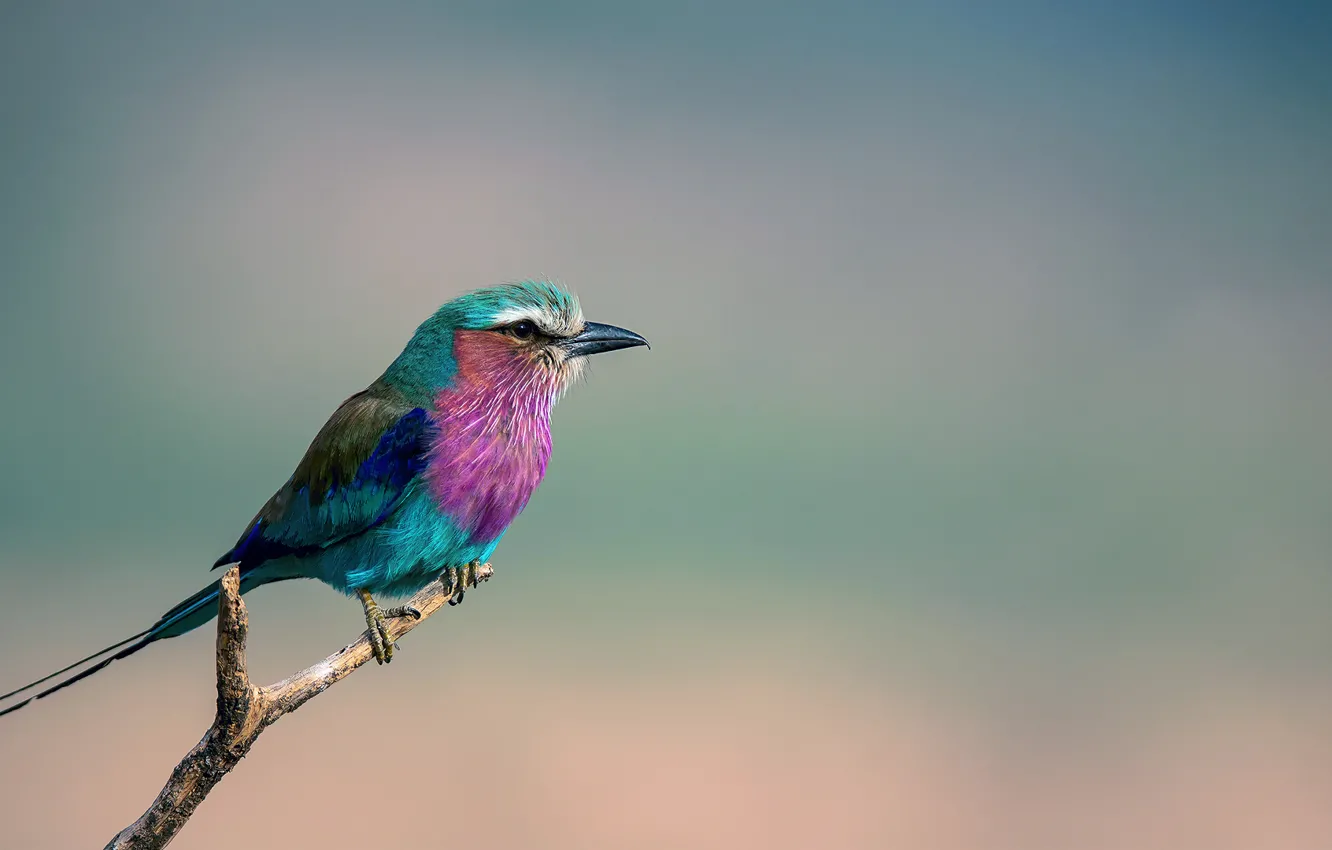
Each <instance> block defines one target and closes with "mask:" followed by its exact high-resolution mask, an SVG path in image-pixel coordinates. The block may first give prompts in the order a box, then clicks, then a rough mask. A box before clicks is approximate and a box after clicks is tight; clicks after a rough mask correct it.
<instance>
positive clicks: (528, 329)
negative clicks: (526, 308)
mask: <svg viewBox="0 0 1332 850" xmlns="http://www.w3.org/2000/svg"><path fill="white" fill-rule="evenodd" d="M509 330H510V332H512V333H513V335H514V336H516V337H518V338H519V339H531V338H532V337H534V336H536V325H534V324H533V323H531V322H529V321H528V320H527V319H523V320H522V321H521V322H515V323H514V324H513V326H512V327H511V328H510V329H509Z"/></svg>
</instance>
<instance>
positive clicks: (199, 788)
mask: <svg viewBox="0 0 1332 850" xmlns="http://www.w3.org/2000/svg"><path fill="white" fill-rule="evenodd" d="M462 572H463V571H461V570H460V571H459V573H460V574H461V573H462ZM492 575H494V570H493V569H492V568H491V566H490V565H489V564H484V565H482V566H479V567H477V568H476V581H478V582H481V581H486V580H487V579H489V578H490V577H491V576H492ZM471 586H472V587H475V586H476V585H475V583H473V584H472V585H471ZM451 599H452V594H451V593H450V592H449V591H448V590H446V589H445V587H444V585H443V584H442V583H441V582H439V581H433V582H431V583H430V584H428V585H427V586H426V587H425V588H424V589H423V590H421V592H420V593H417V594H416V595H415V596H413V597H412V598H411V601H409V602H408V603H407V604H408V605H410V606H411V607H413V608H415V609H416V610H417V611H420V612H421V617H420V619H415V620H414V619H412V618H410V617H398V618H395V619H392V620H389V621H388V622H387V628H388V632H389V635H390V637H391V638H392V639H393V640H395V641H396V640H397V639H398V638H400V637H402V636H403V635H405V634H407V633H408V632H410V631H411V630H412V629H414V628H416V627H417V626H418V625H420V624H421V623H422V622H424V620H425V619H426V618H427V617H429V616H430V615H431V614H433V613H435V612H436V611H438V610H439V609H440V608H443V607H444V605H445V604H446V603H448V602H449V601H450V600H451ZM249 631H250V622H249V617H248V615H247V614H246V612H245V603H244V602H242V601H241V597H240V570H239V568H237V567H232V568H231V569H230V570H228V571H227V573H226V575H224V576H223V577H222V592H221V594H219V597H218V617H217V716H216V718H214V720H213V725H212V728H210V729H209V730H208V731H207V732H206V733H205V734H204V736H203V740H201V741H199V743H198V744H196V745H195V747H194V749H192V750H190V751H189V753H188V754H187V755H186V756H185V758H183V759H181V761H180V764H178V765H176V769H175V770H173V771H171V778H170V779H168V780H167V784H166V787H165V788H163V789H162V793H160V794H158V795H157V799H156V800H154V801H153V804H152V805H151V806H149V807H148V811H146V812H144V813H143V816H142V817H140V818H139V819H138V820H136V821H135V822H134V823H132V824H130V825H129V826H127V827H125V828H124V829H123V830H121V831H120V833H119V834H118V835H117V836H116V837H115V838H113V839H111V843H109V844H107V845H106V850H158V848H161V847H165V846H167V845H168V844H170V843H171V839H173V838H175V837H176V833H178V832H180V829H181V827H183V826H184V825H185V822H186V821H187V820H189V819H190V815H192V814H194V810H195V809H197V808H198V807H199V804H200V803H202V802H203V800H204V797H207V796H208V792H209V791H211V790H213V786H214V785H216V784H217V783H218V782H220V781H222V777H224V776H226V775H227V774H228V773H230V772H231V769H232V768H234V767H235V766H236V765H237V764H239V763H240V760H241V759H242V758H244V757H245V754H246V753H248V752H249V751H250V747H251V746H252V745H253V744H254V742H255V739H256V738H258V737H259V733H261V732H263V731H264V730H265V729H267V728H268V727H269V726H270V725H271V724H273V723H275V722H276V721H277V720H278V719H279V718H281V717H282V716H283V715H284V714H289V713H291V712H293V711H295V710H296V709H298V708H300V707H301V706H302V705H304V704H305V702H306V701H307V700H309V699H311V698H313V697H315V696H318V695H319V694H321V693H323V692H324V691H326V690H328V688H329V687H330V686H331V685H333V684H334V683H335V682H338V681H339V680H341V679H343V678H345V677H346V676H348V675H350V674H351V672H352V671H353V670H355V669H356V668H357V667H360V666H361V665H362V664H364V663H366V662H367V661H369V660H370V659H371V658H373V657H374V650H373V649H372V648H371V646H370V640H369V638H368V637H366V636H365V635H362V636H361V639H360V640H358V641H356V642H355V643H353V644H352V645H351V646H348V647H344V648H343V649H342V650H340V651H338V652H335V653H333V654H332V655H330V656H329V657H328V658H325V659H324V660H323V661H321V662H319V663H318V664H315V665H314V666H313V667H307V668H306V669H304V670H302V671H301V672H299V673H297V674H296V675H294V676H291V677H289V678H287V679H283V680H282V681H281V682H278V683H277V684H275V685H269V686H268V687H266V688H261V687H257V686H255V685H252V684H250V675H249V673H248V672H247V671H246V668H245V640H246V637H247V636H248V634H249Z"/></svg>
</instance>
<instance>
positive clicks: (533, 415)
mask: <svg viewBox="0 0 1332 850" xmlns="http://www.w3.org/2000/svg"><path fill="white" fill-rule="evenodd" d="M646 345H648V341H647V340H646V339H644V338H643V337H641V336H639V335H638V334H636V333H634V332H633V331H630V330H626V329H624V328H620V327H616V326H615V325H607V324H601V323H598V322H589V321H586V320H584V318H583V313H582V309H581V307H580V305H579V302H578V299H577V298H576V297H575V296H574V295H573V294H572V293H570V292H569V291H568V289H567V288H565V287H563V286H560V285H558V284H556V283H553V282H551V281H548V280H526V281H520V282H516V283H506V284H502V285H498V286H491V287H486V288H482V289H476V290H473V291H471V292H468V293H466V294H464V295H461V296H459V297H457V298H454V299H453V300H451V301H449V302H447V303H445V304H444V305H443V306H441V307H440V308H439V309H438V310H436V311H435V312H434V313H433V314H432V315H431V316H430V317H429V318H428V319H426V320H425V321H424V322H422V323H421V325H420V326H419V327H418V328H417V329H416V332H415V333H414V334H413V335H412V337H411V339H410V340H409V341H408V342H407V344H406V346H405V347H404V348H403V350H402V352H401V353H400V354H399V355H398V356H397V358H396V359H394V360H393V362H392V363H391V364H389V366H388V368H387V369H385V370H384V372H383V374H382V375H380V376H379V378H377V379H376V380H375V381H374V382H373V383H371V384H370V385H369V386H368V387H366V388H365V389H364V390H361V391H360V392H358V393H356V394H355V395H352V396H351V397H350V398H348V399H347V400H346V401H344V402H343V403H342V404H341V405H340V406H339V407H338V408H337V409H336V410H335V411H334V412H333V414H332V415H331V416H330V417H329V419H328V421H327V422H326V423H325V424H324V426H323V427H322V428H321V429H320V430H319V431H318V433H317V434H316V435H315V438H314V440H313V441H312V442H311V443H310V446H309V448H308V449H307V450H306V452H305V455H304V456H303V457H302V458H301V460H300V463H298V464H297V466H296V470H295V472H293V473H292V475H291V477H289V478H288V479H287V481H286V483H284V484H283V485H282V486H281V487H279V488H278V490H277V492H276V493H274V494H273V496H272V497H271V498H270V499H269V500H268V501H267V502H266V503H265V504H264V505H263V507H261V508H260V509H259V512H258V513H257V514H255V516H254V518H253V519H252V520H250V522H249V524H248V525H246V526H245V530H244V531H243V532H242V533H241V535H240V537H239V538H238V539H237V541H236V545H235V546H233V547H232V548H231V549H230V550H228V551H227V552H226V553H225V554H223V555H222V556H221V557H220V558H218V559H217V561H216V563H215V564H214V565H213V569H218V568H220V567H225V566H229V565H232V564H235V565H237V566H238V567H239V570H240V591H241V593H246V592H248V591H251V590H254V589H255V588H256V587H261V586H263V585H266V584H272V583H274V582H281V581H289V580H293V579H298V578H310V579H318V580H319V581H322V582H323V583H325V584H327V585H329V586H330V587H332V588H333V589H334V590H337V591H340V592H341V593H343V594H346V595H347V596H350V597H353V598H355V599H357V600H359V602H360V603H361V607H362V612H363V613H364V615H365V622H366V631H367V635H368V637H369V640H370V643H371V646H372V649H373V651H374V657H375V660H376V661H377V662H379V663H380V664H385V663H388V662H391V661H392V660H393V650H394V645H393V643H392V641H391V640H390V638H389V633H388V631H387V630H386V621H387V620H391V619H394V618H399V617H418V618H419V617H420V612H418V611H416V610H414V609H412V608H410V607H406V606H398V607H392V608H381V607H380V606H379V604H378V602H377V601H376V597H382V596H390V597H392V596H403V595H407V594H411V593H414V592H416V591H418V590H420V589H421V588H423V587H425V586H426V585H427V584H429V583H430V582H432V581H434V580H435V579H437V578H438V579H441V580H443V581H444V583H445V585H446V587H448V588H450V589H451V590H452V597H451V599H450V602H451V603H452V604H456V603H457V602H459V601H461V599H462V595H463V591H464V590H465V589H466V587H467V586H468V585H469V582H470V583H471V584H474V583H475V570H476V568H477V566H478V565H480V564H484V563H486V562H487V561H488V560H489V558H490V556H491V553H492V552H494V550H495V547H496V546H497V545H498V544H499V542H500V539H501V538H503V537H504V534H505V532H506V531H507V530H508V528H509V526H510V524H511V523H513V521H514V520H515V519H516V518H517V517H518V515H519V513H521V512H522V510H523V508H524V507H525V506H526V505H527V503H528V500H529V499H530V498H531V497H532V495H533V493H534V492H535V491H536V489H537V487H538V485H539V484H540V483H541V480H542V478H543V477H544V475H545V472H546V465H547V462H548V460H549V458H550V454H551V433H550V415H551V410H552V408H553V407H554V405H555V403H556V402H557V401H558V400H559V399H560V398H561V397H562V396H563V395H564V393H565V391H566V390H568V389H569V387H570V386H571V385H572V384H574V383H575V382H577V380H578V379H579V377H580V376H581V375H582V372H583V368H584V364H585V362H586V358H587V357H589V356H591V355H594V354H600V353H604V352H610V351H617V350H620V349H625V348H631V347H634V346H646ZM220 584H221V582H220V580H219V581H215V582H213V583H212V584H210V585H208V586H207V587H205V588H203V589H202V590H200V591H199V592H198V593H195V594H194V595H193V596H190V597H189V598H188V599H185V600H184V601H182V602H180V603H179V604H178V605H175V606H174V607H172V608H171V609H170V610H168V611H167V612H166V613H165V614H163V615H162V616H161V617H160V618H159V619H158V620H157V622H156V623H154V624H153V625H152V626H151V627H149V628H147V629H145V630H144V631H141V632H139V633H138V634H134V635H131V636H130V637H127V638H125V639H124V640H121V641H118V642H117V643H114V644H112V645H111V646H108V647H106V648H104V649H102V650H100V651H98V652H95V653H93V654H92V655H89V656H88V657H86V658H83V659H80V660H79V661H76V662H74V663H73V664H70V665H68V666H66V667H63V668H61V669H60V670H57V671H55V672H54V673H50V674H48V675H46V676H44V677H42V678H41V679H38V680H36V681H34V682H30V683H28V684H27V685H24V686H23V687H21V688H18V689H16V690H13V691H10V692H9V693H7V694H4V695H3V696H0V702H3V701H4V700H9V699H11V698H13V697H17V696H20V695H22V694H25V693H27V692H29V691H31V690H33V689H35V688H36V687H37V686H39V685H43V684H45V683H47V682H49V681H50V680H51V679H54V678H56V677H57V676H60V675H62V674H65V673H69V672H70V671H72V670H75V669H76V668H79V667H81V666H82V665H84V664H89V663H90V662H95V663H92V664H91V666H89V667H87V668H86V669H83V670H81V671H80V672H78V673H75V674H73V675H71V676H69V677H68V678H66V679H63V680H61V681H59V682H57V683H56V684H54V685H51V686H49V687H47V688H46V689H45V690H42V691H40V692H39V693H37V694H35V695H33V696H28V697H27V698H25V699H23V700H22V701H21V702H18V703H16V704H14V705H11V706H9V707H7V708H5V709H3V710H0V715H4V714H9V713H10V712H13V711H17V710H18V709H20V708H22V707H24V706H25V705H28V704H29V703H31V702H33V701H34V700H37V699H41V698H43V697H46V696H49V695H51V694H52V693H55V692H56V691H58V690H61V689H62V688H65V687H68V686H69V685H72V684H74V683H75V682H77V681H79V680H81V679H84V678H86V677H88V676H91V675H92V674H94V673H96V672H98V671H99V670H102V669H104V668H106V667H107V666H108V665H110V664H111V663H112V662H113V661H116V660H119V659H122V658H125V657H127V656H130V655H133V654H134V653H136V652H138V651H140V650H141V649H143V648H145V647H147V646H149V645H150V644H153V643H155V642H157V641H160V640H165V639H167V638H173V637H178V636H180V635H183V634H186V633H187V632H190V631H192V630H194V629H196V628H198V627H199V626H202V625H204V624H205V623H207V622H209V621H210V620H212V619H213V617H215V616H217V613H218V605H217V599H218V595H219V593H220V592H221V591H220Z"/></svg>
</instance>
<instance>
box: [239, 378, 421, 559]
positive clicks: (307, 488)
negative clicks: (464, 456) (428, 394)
mask: <svg viewBox="0 0 1332 850" xmlns="http://www.w3.org/2000/svg"><path fill="white" fill-rule="evenodd" d="M373 390H374V388H372V389H371V390H367V391H366V392H364V393H359V394H357V395H355V396H352V397H351V398H350V399H348V400H347V401H346V402H344V403H343V405H342V406H341V407H340V408H338V411H337V412H336V413H334V414H333V416H332V417H331V418H330V419H329V421H328V424H326V425H325V426H324V428H323V430H321V431H320V433H319V435H318V436H317V437H315V440H314V442H313V443H311V445H310V448H309V450H308V451H307V452H306V455H305V458H303V459H302V461H301V464H300V465H299V466H298V467H297V469H296V472H295V473H294V474H293V475H292V477H291V478H290V479H289V480H288V481H287V483H286V484H285V485H283V487H282V488H281V489H280V490H278V492H277V493H275V494H274V495H273V497H272V498H271V499H270V500H269V501H268V503H267V504H266V505H264V507H263V509H262V510H260V511H259V513H258V514H257V515H256V516H255V518H254V520H253V521H251V523H250V526H249V527H248V529H247V530H246V532H245V534H243V535H242V536H241V538H240V540H238V541H237V543H236V545H235V546H234V547H233V548H232V549H231V551H229V552H227V553H226V554H225V555H223V556H222V557H221V558H219V559H218V560H217V563H216V564H215V565H214V567H220V566H224V565H226V564H233V563H239V564H240V565H241V569H242V570H246V571H248V570H251V569H253V568H255V567H257V566H259V565H260V564H262V563H264V562H265V561H270V560H273V559H275V558H282V557H286V556H290V555H295V556H301V555H309V554H312V553H314V552H317V551H319V550H320V549H324V548H327V547H328V546H331V545H333V544H334V543H337V542H338V541H340V540H344V539H346V538H348V537H351V536H354V535H357V534H361V533H363V532H365V531H367V530H369V529H371V528H374V527H375V526H377V525H379V524H380V523H382V522H383V521H384V520H385V519H387V518H388V517H389V516H390V515H391V514H392V513H393V511H394V510H395V509H397V507H398V506H399V505H400V504H401V503H402V500H403V497H404V496H405V495H406V494H407V492H408V491H409V489H410V488H411V486H412V484H413V482H414V481H415V480H416V477H417V476H418V475H419V474H420V473H421V471H422V470H424V469H425V466H426V452H427V451H428V449H429V445H430V442H431V439H432V437H433V435H434V433H435V425H434V423H433V422H432V421H431V420H430V417H429V415H428V414H427V413H426V411H425V410H423V409H422V408H419V407H416V408H412V407H409V406H408V405H405V404H402V403H400V402H397V401H396V400H395V399H392V398H385V397H383V395H382V394H377V393H375V392H374V391H373ZM404 410H405V412H404Z"/></svg>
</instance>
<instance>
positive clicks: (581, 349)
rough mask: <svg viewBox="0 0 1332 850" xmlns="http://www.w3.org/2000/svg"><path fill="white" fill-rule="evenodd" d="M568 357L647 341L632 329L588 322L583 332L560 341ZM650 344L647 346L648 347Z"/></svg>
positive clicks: (641, 343)
mask: <svg viewBox="0 0 1332 850" xmlns="http://www.w3.org/2000/svg"><path fill="white" fill-rule="evenodd" d="M560 344H561V345H563V346H564V350H565V351H567V352H569V356H570V357H586V356H587V355H589V354H601V353H602V352H605V351H619V350H620V349H621V348H633V347H634V346H635V345H647V344H648V341H647V340H645V339H643V338H642V337H641V336H639V335H638V334H636V333H634V332H633V331H627V330H625V329H624V328H617V327H615V326H614V325H603V324H601V323H600V322H588V323H587V324H586V325H584V326H583V332H582V333H580V334H579V335H578V336H575V337H570V338H569V339H566V340H565V341H564V342H562V343H560ZM650 347H651V346H649V348H650Z"/></svg>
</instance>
